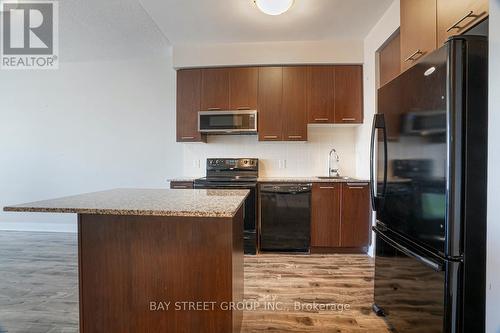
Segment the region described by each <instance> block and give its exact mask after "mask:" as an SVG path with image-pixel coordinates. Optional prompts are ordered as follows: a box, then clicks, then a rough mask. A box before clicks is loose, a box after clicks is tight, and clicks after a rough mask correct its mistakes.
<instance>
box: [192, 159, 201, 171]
mask: <svg viewBox="0 0 500 333" xmlns="http://www.w3.org/2000/svg"><path fill="white" fill-rule="evenodd" d="M200 166H201V161H200V160H193V167H194V168H196V169H199V168H200Z"/></svg>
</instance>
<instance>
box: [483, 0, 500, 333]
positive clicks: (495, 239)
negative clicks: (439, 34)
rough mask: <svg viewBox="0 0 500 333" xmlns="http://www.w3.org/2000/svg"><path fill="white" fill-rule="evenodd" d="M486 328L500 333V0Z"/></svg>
mask: <svg viewBox="0 0 500 333" xmlns="http://www.w3.org/2000/svg"><path fill="white" fill-rule="evenodd" d="M489 61H490V64H489V66H490V68H489V130H488V131H489V132H488V133H489V136H488V140H489V144H488V150H489V152H488V159H489V161H488V254H487V287H486V288H487V289H486V295H487V303H486V311H487V313H486V327H487V330H486V331H487V332H488V333H500V242H499V240H500V211H499V208H498V207H500V196H499V194H498V189H499V188H500V174H499V172H498V166H499V165H500V154H499V148H498V143H499V142H500V131H499V129H500V109H499V106H500V0H491V1H490V56H489Z"/></svg>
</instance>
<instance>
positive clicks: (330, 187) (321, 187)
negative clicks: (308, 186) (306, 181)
mask: <svg viewBox="0 0 500 333" xmlns="http://www.w3.org/2000/svg"><path fill="white" fill-rule="evenodd" d="M319 188H320V189H324V190H327V189H330V190H333V189H335V187H333V186H320V187H319Z"/></svg>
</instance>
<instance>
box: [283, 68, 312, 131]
mask: <svg viewBox="0 0 500 333" xmlns="http://www.w3.org/2000/svg"><path fill="white" fill-rule="evenodd" d="M306 83H307V67H305V66H288V67H284V68H283V102H282V111H281V114H282V117H283V140H285V141H306V140H307V97H306Z"/></svg>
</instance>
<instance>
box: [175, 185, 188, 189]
mask: <svg viewBox="0 0 500 333" xmlns="http://www.w3.org/2000/svg"><path fill="white" fill-rule="evenodd" d="M172 187H173V188H188V187H187V186H185V185H173V186H172Z"/></svg>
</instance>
